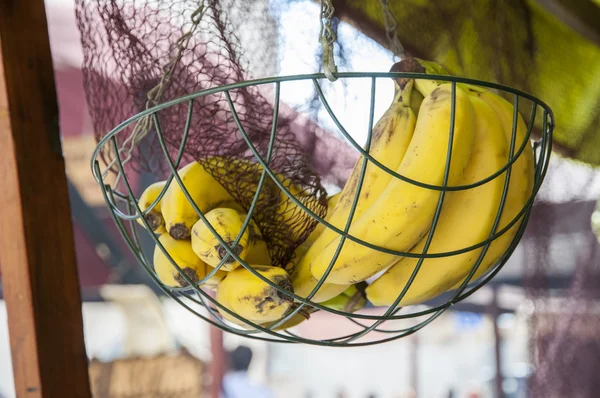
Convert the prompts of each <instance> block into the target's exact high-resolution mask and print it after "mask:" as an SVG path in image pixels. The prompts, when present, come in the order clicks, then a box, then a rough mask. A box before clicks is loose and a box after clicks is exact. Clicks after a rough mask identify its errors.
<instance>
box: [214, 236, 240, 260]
mask: <svg viewBox="0 0 600 398" xmlns="http://www.w3.org/2000/svg"><path fill="white" fill-rule="evenodd" d="M225 243H227V246H229V247H230V249H231V251H232V252H233V253H235V255H236V256H239V255H240V254H241V253H242V251H244V246H242V245H240V244H237V245H235V246H234V247H231V246H232V245H233V242H230V241H226V242H225ZM216 249H217V253H218V254H219V259H221V260H223V258H225V257H226V256H228V259H227V261H225V264H232V263H235V261H236V260H235V258H233V257H232V256H229V252H228V251H227V249H226V248H225V247H223V246H222V245H217V247H216Z"/></svg>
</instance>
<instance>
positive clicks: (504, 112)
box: [452, 86, 535, 289]
mask: <svg viewBox="0 0 600 398" xmlns="http://www.w3.org/2000/svg"><path fill="white" fill-rule="evenodd" d="M467 91H468V93H469V95H471V96H478V97H479V98H480V99H482V100H483V101H485V102H486V103H487V104H488V105H490V106H491V107H492V108H493V109H494V111H496V114H497V115H498V117H499V118H500V120H501V122H502V125H503V127H504V134H505V136H506V138H507V140H508V143H509V145H510V141H511V140H512V133H513V112H514V107H513V105H512V104H511V103H510V102H508V101H506V100H505V99H504V98H502V97H500V96H499V95H497V94H494V93H492V92H491V91H488V90H485V89H483V88H481V87H476V86H468V88H467ZM517 116H518V118H517V132H516V137H515V140H516V142H515V144H514V150H513V153H514V154H516V153H517V151H518V150H519V148H520V147H521V145H523V142H524V141H525V140H526V134H527V126H526V125H525V122H524V121H523V118H522V117H521V115H520V114H518V115H517ZM534 166H535V165H534V161H533V148H532V146H531V143H530V142H529V141H527V143H526V146H525V149H524V150H523V152H522V153H521V155H520V156H519V157H518V158H517V160H516V161H515V162H514V163H513V165H512V168H511V174H510V182H509V186H508V193H507V195H506V203H505V204H504V209H503V211H502V216H501V218H500V223H499V224H498V228H497V229H496V231H500V230H502V229H503V228H505V227H506V226H507V225H508V224H509V223H510V222H512V220H513V219H514V218H515V217H516V216H517V214H519V212H520V211H521V210H522V209H523V207H524V206H525V204H526V203H527V201H528V200H529V197H530V196H531V194H532V193H533V184H534V172H535V169H534ZM522 222H523V216H521V218H520V219H519V221H517V222H516V223H515V224H514V225H513V226H512V227H510V229H508V231H506V232H505V233H504V234H502V235H500V236H499V237H498V238H496V239H494V241H492V243H491V244H490V246H489V249H488V251H487V253H486V255H485V257H484V259H483V262H482V263H481V265H480V266H479V268H477V271H475V274H474V275H473V278H471V281H475V280H476V279H477V278H479V277H481V276H482V275H483V274H484V273H485V272H487V271H488V270H489V269H490V268H491V267H492V266H494V265H495V264H496V263H497V262H498V260H499V259H500V257H502V255H504V253H505V252H506V250H507V249H508V247H509V246H510V244H511V242H512V240H513V239H514V237H515V235H516V233H517V231H518V229H519V228H520V226H521V223H522ZM463 280H464V279H462V280H460V281H459V282H458V283H457V284H455V285H454V286H453V287H452V289H457V288H458V287H459V286H460V285H461V284H462V282H463Z"/></svg>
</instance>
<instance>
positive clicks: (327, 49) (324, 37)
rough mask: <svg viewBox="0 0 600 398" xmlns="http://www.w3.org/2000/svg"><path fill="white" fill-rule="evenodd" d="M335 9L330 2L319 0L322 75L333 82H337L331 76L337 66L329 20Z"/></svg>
mask: <svg viewBox="0 0 600 398" xmlns="http://www.w3.org/2000/svg"><path fill="white" fill-rule="evenodd" d="M334 12H335V8H334V7H333V4H331V0H321V13H320V16H319V19H320V21H321V31H320V32H319V43H320V44H321V48H322V49H323V73H325V76H327V78H328V79H329V80H330V81H332V82H334V81H336V80H337V77H335V76H334V75H333V74H334V73H337V71H338V70H337V65H336V64H335V58H334V55H333V44H334V43H335V41H336V34H335V31H334V29H333V27H332V26H331V18H332V17H333V13H334Z"/></svg>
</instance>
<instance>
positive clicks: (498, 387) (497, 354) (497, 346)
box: [490, 287, 504, 398]
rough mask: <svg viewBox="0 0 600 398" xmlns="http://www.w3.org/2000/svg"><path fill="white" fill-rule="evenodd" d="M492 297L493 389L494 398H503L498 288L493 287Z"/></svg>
mask: <svg viewBox="0 0 600 398" xmlns="http://www.w3.org/2000/svg"><path fill="white" fill-rule="evenodd" d="M493 290H494V295H493V297H492V303H491V304H490V307H491V308H490V316H491V317H492V322H494V324H493V327H494V359H495V363H496V377H495V379H494V381H495V383H494V388H495V392H496V394H495V397H496V398H503V397H504V390H503V388H502V383H503V381H504V380H503V376H502V351H501V348H502V347H501V346H502V335H501V334H500V329H499V328H498V316H499V315H500V309H499V308H498V288H497V287H494V288H493Z"/></svg>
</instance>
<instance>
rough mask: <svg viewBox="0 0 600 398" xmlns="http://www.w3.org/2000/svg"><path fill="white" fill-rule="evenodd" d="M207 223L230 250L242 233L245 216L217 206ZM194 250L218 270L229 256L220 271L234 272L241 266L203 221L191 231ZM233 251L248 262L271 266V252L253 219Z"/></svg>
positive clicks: (207, 214)
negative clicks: (222, 261)
mask: <svg viewBox="0 0 600 398" xmlns="http://www.w3.org/2000/svg"><path fill="white" fill-rule="evenodd" d="M205 217H206V220H207V221H208V222H209V223H210V225H211V226H212V227H213V228H214V229H215V230H216V232H217V233H218V234H219V235H220V236H221V238H222V239H223V240H224V241H225V242H226V243H227V244H228V245H229V247H231V246H232V245H233V243H234V242H235V240H236V239H237V237H238V235H239V233H240V232H241V230H242V226H243V224H244V220H245V218H246V214H245V213H242V212H240V211H237V210H234V209H228V208H221V207H217V208H216V209H212V210H211V211H209V212H208V213H206V214H205ZM192 249H193V250H194V252H195V253H196V254H197V255H198V257H200V259H201V260H202V261H204V262H205V263H207V264H208V265H211V266H213V267H216V266H217V265H219V263H220V262H221V260H222V259H223V258H224V257H226V256H227V258H228V260H227V261H226V262H225V263H223V265H222V267H221V269H222V270H224V271H232V270H234V269H235V268H237V267H238V266H239V265H240V263H238V262H237V261H236V260H235V259H234V258H233V257H231V256H229V255H228V253H227V250H226V249H225V248H224V247H223V246H222V245H221V244H220V243H219V241H218V240H217V237H216V236H215V235H213V233H212V232H211V231H210V230H209V229H208V226H207V225H206V224H205V223H204V221H202V220H198V221H197V222H196V224H194V227H193V228H192ZM233 250H234V252H235V253H236V254H237V255H238V256H240V258H241V259H242V260H244V261H246V262H247V263H252V264H270V263H271V258H270V256H269V249H268V248H267V244H266V242H265V241H264V239H263V237H262V235H261V233H260V231H259V229H258V226H257V225H256V223H255V222H254V221H252V220H250V223H249V224H248V226H247V228H246V230H245V231H244V233H243V234H242V236H241V238H240V240H239V242H238V244H237V246H236V247H235V248H233Z"/></svg>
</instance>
